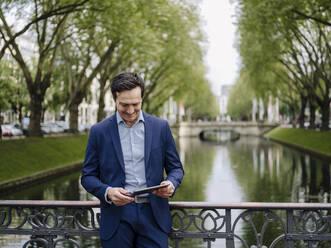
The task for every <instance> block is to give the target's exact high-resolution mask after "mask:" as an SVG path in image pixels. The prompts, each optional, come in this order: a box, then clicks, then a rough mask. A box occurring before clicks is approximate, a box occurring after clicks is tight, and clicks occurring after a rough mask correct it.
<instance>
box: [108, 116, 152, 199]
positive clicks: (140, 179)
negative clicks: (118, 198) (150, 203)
mask: <svg viewBox="0 0 331 248" xmlns="http://www.w3.org/2000/svg"><path fill="white" fill-rule="evenodd" d="M116 118H117V126H118V132H119V135H120V141H121V148H122V153H123V158H124V166H125V185H124V188H125V189H126V190H128V191H130V192H133V191H135V190H138V189H142V188H145V187H147V184H146V175H145V123H144V116H143V113H142V111H140V114H139V118H138V120H137V122H136V123H135V124H134V125H133V126H131V127H129V126H128V125H126V124H125V122H124V120H123V119H122V117H121V116H120V114H119V113H118V112H116ZM110 188H111V187H108V188H107V190H106V192H105V200H106V201H107V202H108V203H111V201H110V200H108V198H107V192H108V190H109V189H110ZM146 195H148V194H144V195H142V196H146Z"/></svg>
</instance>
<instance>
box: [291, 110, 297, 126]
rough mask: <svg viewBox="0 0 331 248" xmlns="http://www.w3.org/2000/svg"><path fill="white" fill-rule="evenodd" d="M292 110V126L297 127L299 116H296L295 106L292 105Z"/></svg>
mask: <svg viewBox="0 0 331 248" xmlns="http://www.w3.org/2000/svg"><path fill="white" fill-rule="evenodd" d="M290 111H291V114H292V127H293V128H296V127H297V126H296V123H297V117H296V113H295V108H294V107H291V106H290Z"/></svg>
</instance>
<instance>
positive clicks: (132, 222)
mask: <svg viewBox="0 0 331 248" xmlns="http://www.w3.org/2000/svg"><path fill="white" fill-rule="evenodd" d="M160 218H162V216H160ZM101 244H102V247H103V248H168V234H167V233H165V232H163V231H162V230H161V229H160V228H159V226H158V224H157V223H156V221H155V219H154V216H153V213H152V209H151V206H150V204H149V203H140V204H138V203H135V202H131V203H129V204H127V205H125V206H123V211H122V217H121V222H120V224H119V227H118V229H117V230H116V233H115V234H114V235H113V236H112V237H111V238H110V239H109V240H101Z"/></svg>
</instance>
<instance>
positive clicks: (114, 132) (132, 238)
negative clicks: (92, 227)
mask: <svg viewBox="0 0 331 248" xmlns="http://www.w3.org/2000/svg"><path fill="white" fill-rule="evenodd" d="M111 91H112V95H113V98H114V101H115V103H116V110H117V111H116V113H115V114H114V115H113V116H111V117H109V118H108V119H105V120H104V121H102V122H100V123H98V124H96V125H94V126H93V127H92V128H91V131H90V137H89V140H88V144H87V148H86V154H85V160H84V167H83V170H82V178H81V182H82V185H83V187H84V188H85V189H86V190H87V191H88V192H90V193H92V194H93V195H95V196H96V197H97V198H99V200H100V208H101V217H100V237H101V243H102V247H104V248H116V247H118V248H129V247H137V248H140V247H144V248H145V247H146V248H149V247H150V248H155V247H161V248H168V233H169V231H170V228H171V216H170V211H169V204H168V198H169V197H171V196H172V195H173V194H174V192H175V190H176V189H177V188H178V187H179V185H180V183H181V181H182V178H183V175H184V171H183V168H182V164H181V162H180V160H179V156H178V153H177V150H176V145H175V142H174V139H173V137H172V134H171V131H170V128H169V125H168V123H167V121H164V120H161V119H158V118H156V117H154V116H151V115H148V114H146V113H144V112H142V111H141V107H142V99H143V95H144V83H143V80H142V79H141V78H140V77H139V76H138V75H137V74H136V73H129V72H123V73H120V74H118V75H116V76H115V77H114V78H113V79H112V84H111ZM164 171H165V172H166V178H165V179H164ZM159 184H169V185H168V186H167V187H165V188H162V189H158V190H155V191H153V194H144V195H142V196H135V197H129V196H126V194H128V193H129V192H133V191H135V190H138V189H141V188H145V187H150V186H154V185H159Z"/></svg>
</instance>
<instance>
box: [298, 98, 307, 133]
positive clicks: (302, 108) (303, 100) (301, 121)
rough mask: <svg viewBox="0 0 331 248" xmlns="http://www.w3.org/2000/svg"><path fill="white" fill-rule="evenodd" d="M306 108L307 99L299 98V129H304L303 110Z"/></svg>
mask: <svg viewBox="0 0 331 248" xmlns="http://www.w3.org/2000/svg"><path fill="white" fill-rule="evenodd" d="M306 106H307V98H306V97H305V96H301V108H300V114H299V118H298V121H299V127H300V128H304V127H305V109H306Z"/></svg>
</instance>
